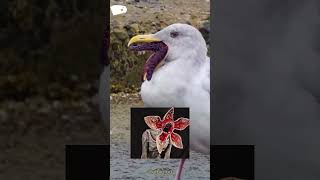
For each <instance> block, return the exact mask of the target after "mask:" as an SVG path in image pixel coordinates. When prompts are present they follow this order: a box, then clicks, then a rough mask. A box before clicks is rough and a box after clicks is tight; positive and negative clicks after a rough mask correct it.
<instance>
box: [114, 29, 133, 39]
mask: <svg viewBox="0 0 320 180" xmlns="http://www.w3.org/2000/svg"><path fill="white" fill-rule="evenodd" d="M113 33H114V34H115V35H116V36H117V38H119V39H120V40H126V39H128V38H129V36H128V34H127V32H126V31H125V30H124V29H120V28H116V29H114V30H113Z"/></svg>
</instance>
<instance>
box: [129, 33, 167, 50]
mask: <svg viewBox="0 0 320 180" xmlns="http://www.w3.org/2000/svg"><path fill="white" fill-rule="evenodd" d="M159 41H161V40H160V39H159V38H156V37H154V35H153V34H148V35H137V36H134V37H132V38H131V39H130V41H129V43H128V47H129V46H130V45H132V44H133V43H150V42H159Z"/></svg>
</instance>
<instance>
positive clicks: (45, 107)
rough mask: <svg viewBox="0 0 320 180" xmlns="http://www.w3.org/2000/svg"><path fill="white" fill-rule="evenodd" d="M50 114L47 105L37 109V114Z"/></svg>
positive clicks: (49, 108)
mask: <svg viewBox="0 0 320 180" xmlns="http://www.w3.org/2000/svg"><path fill="white" fill-rule="evenodd" d="M50 112H51V107H50V106H49V105H47V106H43V107H41V108H39V109H38V113H41V114H48V113H50Z"/></svg>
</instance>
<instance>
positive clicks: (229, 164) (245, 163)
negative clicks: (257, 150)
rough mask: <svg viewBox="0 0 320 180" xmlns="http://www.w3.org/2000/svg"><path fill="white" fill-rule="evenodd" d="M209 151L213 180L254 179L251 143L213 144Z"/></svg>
mask: <svg viewBox="0 0 320 180" xmlns="http://www.w3.org/2000/svg"><path fill="white" fill-rule="evenodd" d="M210 152H211V155H210V158H211V160H210V161H211V167H210V168H211V177H213V179H214V180H222V179H245V180H254V146H253V145H213V146H211V151H210Z"/></svg>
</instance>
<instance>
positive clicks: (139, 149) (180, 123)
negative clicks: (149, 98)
mask: <svg viewBox="0 0 320 180" xmlns="http://www.w3.org/2000/svg"><path fill="white" fill-rule="evenodd" d="M189 126H190V119H189V108H174V107H168V108H131V158H133V159H181V158H189Z"/></svg>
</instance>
